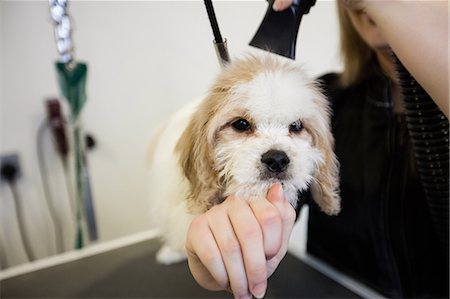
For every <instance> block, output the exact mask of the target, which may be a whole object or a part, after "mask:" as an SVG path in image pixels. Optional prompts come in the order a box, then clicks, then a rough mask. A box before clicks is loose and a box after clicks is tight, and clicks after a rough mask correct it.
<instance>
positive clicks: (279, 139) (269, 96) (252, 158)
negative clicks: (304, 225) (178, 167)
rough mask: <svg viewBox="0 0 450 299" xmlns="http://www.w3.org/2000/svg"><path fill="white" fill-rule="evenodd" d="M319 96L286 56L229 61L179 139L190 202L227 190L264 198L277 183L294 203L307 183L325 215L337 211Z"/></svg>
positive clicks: (204, 202)
mask: <svg viewBox="0 0 450 299" xmlns="http://www.w3.org/2000/svg"><path fill="white" fill-rule="evenodd" d="M332 144H333V139H332V136H331V134H330V133H329V115H328V108H327V105H326V100H325V99H324V97H323V95H322V94H321V93H320V92H319V91H318V89H317V88H316V86H315V85H314V84H313V82H311V81H310V80H308V79H307V78H306V77H305V76H304V74H303V73H302V71H301V70H300V69H298V67H296V66H295V65H294V64H293V63H289V62H287V61H282V59H281V58H280V59H279V58H275V57H273V58H272V57H270V56H267V57H263V58H257V57H250V58H247V59H244V60H239V61H236V62H235V63H233V64H232V65H230V66H228V67H227V69H225V70H224V72H223V73H222V74H221V75H220V76H219V78H218V80H217V82H216V84H215V85H214V87H213V89H212V91H211V92H210V95H209V96H208V97H207V99H206V100H205V101H204V102H203V103H202V104H201V106H200V107H199V109H198V111H197V112H196V113H195V115H194V116H193V118H192V120H191V123H190V124H189V126H188V128H187V129H186V131H185V132H184V134H183V136H182V138H181V139H180V141H179V143H178V150H179V151H180V156H181V164H182V167H183V170H184V172H185V175H186V177H187V178H188V179H189V182H190V184H191V191H192V194H191V196H190V198H191V201H192V205H191V206H192V207H193V208H194V209H196V210H199V211H201V210H205V209H208V208H209V207H211V206H212V205H214V204H217V203H219V202H220V201H221V200H223V198H224V197H226V196H228V195H236V196H238V197H242V198H245V199H250V200H251V199H253V198H258V197H265V196H266V194H267V190H268V189H269V187H270V186H271V185H272V184H273V183H275V182H280V183H281V184H282V186H283V190H284V193H285V195H286V197H287V199H288V200H289V201H290V203H291V204H292V205H294V206H295V204H296V202H297V196H298V192H299V191H303V190H305V189H307V188H308V186H310V185H311V186H312V188H313V189H312V190H313V193H315V194H314V198H315V200H316V201H317V202H318V203H319V205H320V206H321V208H322V209H323V210H324V211H325V212H327V213H328V214H335V213H337V212H338V211H339V199H338V195H337V177H338V174H337V162H336V159H335V157H334V154H333V152H332Z"/></svg>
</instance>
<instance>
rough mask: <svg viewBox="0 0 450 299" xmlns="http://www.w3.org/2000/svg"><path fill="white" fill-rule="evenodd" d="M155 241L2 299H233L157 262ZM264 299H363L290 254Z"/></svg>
mask: <svg viewBox="0 0 450 299" xmlns="http://www.w3.org/2000/svg"><path fill="white" fill-rule="evenodd" d="M159 246H160V245H159V243H158V241H157V240H155V239H152V240H147V241H143V242H139V243H136V244H133V245H129V246H126V247H122V248H119V249H114V250H111V251H108V252H105V253H101V254H97V255H93V256H89V257H85V258H82V259H80V260H76V261H72V262H68V263H64V264H61V265H56V266H52V267H49V268H46V269H42V270H38V271H34V272H31V273H27V274H22V275H18V276H15V277H11V278H8V279H4V280H2V281H0V284H1V285H0V298H230V297H232V296H231V295H230V294H229V293H226V292H210V291H207V290H204V289H203V288H201V287H200V286H198V285H197V283H196V282H195V281H194V279H193V278H192V276H191V274H190V272H189V269H188V266H187V263H186V262H184V263H179V264H175V265H171V266H163V265H159V264H157V263H156V262H155V253H156V251H157V250H158V248H159ZM266 298H360V297H359V296H358V295H356V294H355V293H353V292H352V291H350V290H348V289H346V288H345V287H343V286H341V285H340V284H338V283H337V282H335V281H333V280H331V279H330V278H328V277H326V276H324V275H323V274H321V273H320V272H318V271H316V270H314V269H313V268H311V267H310V266H308V265H306V264H305V263H303V262H302V261H301V260H299V259H297V258H295V257H293V256H292V255H290V254H288V255H287V256H286V257H285V259H284V260H283V261H282V262H281V264H280V266H279V267H278V269H277V270H276V272H275V273H274V274H273V275H272V276H271V277H270V279H269V285H268V290H267V293H266Z"/></svg>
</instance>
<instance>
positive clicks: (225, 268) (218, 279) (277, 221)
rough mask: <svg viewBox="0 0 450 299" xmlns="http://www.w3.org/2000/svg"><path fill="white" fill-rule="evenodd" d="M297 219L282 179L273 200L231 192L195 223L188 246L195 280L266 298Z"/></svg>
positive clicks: (271, 192) (244, 295)
mask: <svg viewBox="0 0 450 299" xmlns="http://www.w3.org/2000/svg"><path fill="white" fill-rule="evenodd" d="M294 220H295V211H294V209H293V208H292V206H291V205H290V204H289V203H288V202H287V200H286V199H285V198H284V195H283V191H282V188H281V185H279V184H276V185H274V186H273V187H272V188H271V189H270V190H269V192H268V195H267V199H266V198H260V199H257V200H254V201H251V202H250V203H248V202H246V201H244V200H242V199H237V198H234V197H232V196H231V197H228V198H227V199H226V200H225V201H224V202H223V203H221V204H219V205H217V206H215V207H213V208H211V209H210V210H209V211H208V212H206V213H205V214H203V215H201V216H199V217H197V218H196V219H195V220H194V221H193V222H192V223H191V226H190V227H189V230H188V236H187V242H186V249H187V253H188V261H189V268H190V269H191V272H192V274H193V276H194V278H195V280H196V281H197V282H198V283H199V284H200V285H201V286H202V287H204V288H206V289H209V290H230V291H231V292H233V294H234V296H235V297H236V298H251V295H252V294H253V296H255V297H257V298H261V297H263V296H264V294H265V291H266V288H267V278H268V277H269V276H270V275H271V274H272V273H273V271H274V270H275V269H276V267H277V266H278V264H279V262H280V261H281V259H282V258H283V257H284V255H285V254H286V251H287V244H288V241H289V237H290V232H291V230H292V226H293V223H294Z"/></svg>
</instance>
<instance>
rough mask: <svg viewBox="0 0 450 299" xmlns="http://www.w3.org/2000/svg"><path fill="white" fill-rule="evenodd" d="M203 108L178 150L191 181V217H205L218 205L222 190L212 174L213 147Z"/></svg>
mask: <svg viewBox="0 0 450 299" xmlns="http://www.w3.org/2000/svg"><path fill="white" fill-rule="evenodd" d="M202 108H204V107H200V109H198V110H197V111H196V113H194V114H193V116H192V118H191V120H190V122H189V124H188V126H187V127H186V129H185V130H184V132H183V134H182V135H181V137H180V139H179V140H178V143H177V145H176V148H175V151H176V152H178V153H179V157H180V158H179V159H180V160H179V162H180V166H181V168H182V171H183V173H184V175H185V177H186V178H187V179H188V181H189V185H190V188H189V194H188V207H189V209H190V212H192V213H202V212H204V211H206V210H207V209H209V208H210V207H211V206H213V205H214V204H217V202H214V200H217V197H218V196H217V193H218V189H219V187H218V184H217V174H216V173H215V171H214V170H213V159H212V151H213V147H212V146H213V145H212V144H211V143H210V142H208V140H207V136H208V132H207V130H208V119H209V118H208V117H209V116H208V115H207V113H206V111H205V109H202Z"/></svg>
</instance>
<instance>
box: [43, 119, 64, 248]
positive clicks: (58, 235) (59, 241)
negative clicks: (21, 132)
mask: <svg viewBox="0 0 450 299" xmlns="http://www.w3.org/2000/svg"><path fill="white" fill-rule="evenodd" d="M47 128H48V122H47V121H46V120H44V121H43V122H42V123H41V125H40V126H39V129H38V134H37V138H36V148H37V156H38V164H39V171H40V174H41V181H42V187H43V190H44V197H45V201H46V202H47V207H48V211H49V214H50V219H51V222H52V225H53V230H54V234H55V243H56V251H57V253H61V252H63V250H64V245H63V236H62V231H61V227H60V221H59V220H58V215H57V212H56V209H55V207H54V206H53V200H52V199H51V198H52V197H51V193H50V187H49V183H48V181H47V168H46V166H45V161H44V160H45V159H44V150H43V146H44V144H43V137H44V133H45V131H46V130H47Z"/></svg>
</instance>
